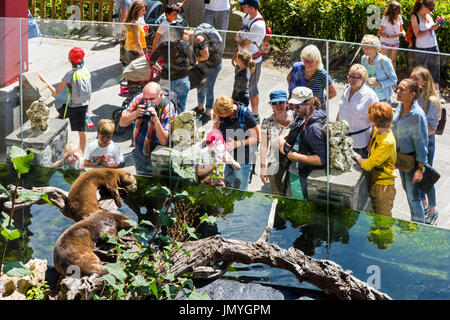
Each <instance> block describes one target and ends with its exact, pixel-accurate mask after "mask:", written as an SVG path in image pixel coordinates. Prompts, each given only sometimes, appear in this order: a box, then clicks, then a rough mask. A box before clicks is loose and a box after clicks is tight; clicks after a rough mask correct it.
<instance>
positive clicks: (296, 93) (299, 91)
mask: <svg viewBox="0 0 450 320" xmlns="http://www.w3.org/2000/svg"><path fill="white" fill-rule="evenodd" d="M313 97H314V94H313V92H312V90H311V89H310V88H307V87H297V88H295V89H294V90H292V93H291V98H290V99H289V101H288V102H289V103H290V104H302V103H303V102H305V101H308V100H311V99H312V98H313Z"/></svg>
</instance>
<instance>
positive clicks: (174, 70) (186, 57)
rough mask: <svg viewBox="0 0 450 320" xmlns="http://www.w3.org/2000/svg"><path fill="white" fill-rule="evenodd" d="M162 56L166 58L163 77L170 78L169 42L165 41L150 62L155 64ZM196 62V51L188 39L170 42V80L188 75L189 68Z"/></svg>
mask: <svg viewBox="0 0 450 320" xmlns="http://www.w3.org/2000/svg"><path fill="white" fill-rule="evenodd" d="M161 57H163V58H164V66H163V70H162V75H161V77H162V78H163V79H165V80H167V79H168V71H169V64H168V63H167V61H168V60H169V58H168V57H169V42H168V41H163V42H161V43H160V44H159V45H158V47H157V48H156V50H155V52H153V54H152V56H151V57H150V61H149V62H150V64H155V63H156V62H157V61H158V60H159V59H160V58H161ZM194 64H195V58H194V51H193V49H192V46H191V45H190V44H189V43H187V42H186V41H183V40H179V41H173V42H172V41H171V42H170V80H177V79H181V78H184V77H186V76H187V75H188V70H189V69H190V68H191V67H192V66H193V65H194Z"/></svg>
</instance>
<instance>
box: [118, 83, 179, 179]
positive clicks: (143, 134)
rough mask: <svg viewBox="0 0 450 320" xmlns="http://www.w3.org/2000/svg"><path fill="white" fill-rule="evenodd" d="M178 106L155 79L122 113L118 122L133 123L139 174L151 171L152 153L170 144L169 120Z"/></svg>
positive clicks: (134, 154)
mask: <svg viewBox="0 0 450 320" xmlns="http://www.w3.org/2000/svg"><path fill="white" fill-rule="evenodd" d="M174 117H175V107H174V105H173V103H171V102H170V100H169V98H168V97H167V96H166V95H165V94H164V93H163V92H162V90H161V86H160V85H159V84H158V83H156V82H150V83H148V84H147V85H145V87H144V89H143V91H142V93H141V94H139V95H137V96H136V97H134V99H133V100H132V101H131V102H130V104H129V105H128V107H127V108H126V109H125V110H124V111H123V112H122V116H121V117H120V121H119V125H120V126H121V127H126V126H128V125H130V124H131V123H132V122H133V125H134V128H133V146H134V150H133V159H134V163H135V165H136V172H137V173H138V174H151V172H152V166H151V153H152V151H153V150H154V149H155V148H156V146H158V145H161V146H165V145H167V144H169V130H170V121H171V120H172V119H173V118H174Z"/></svg>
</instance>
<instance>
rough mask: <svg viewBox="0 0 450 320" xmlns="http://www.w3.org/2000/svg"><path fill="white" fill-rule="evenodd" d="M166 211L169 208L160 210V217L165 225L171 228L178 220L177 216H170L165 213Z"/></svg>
mask: <svg viewBox="0 0 450 320" xmlns="http://www.w3.org/2000/svg"><path fill="white" fill-rule="evenodd" d="M165 211H167V210H161V211H160V212H159V218H160V219H161V222H162V224H163V225H165V226H166V227H169V228H170V227H172V226H173V225H174V223H175V221H177V218H175V217H172V216H169V215H168V214H166V213H165Z"/></svg>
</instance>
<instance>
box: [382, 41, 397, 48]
mask: <svg viewBox="0 0 450 320" xmlns="http://www.w3.org/2000/svg"><path fill="white" fill-rule="evenodd" d="M381 45H382V46H383V47H389V48H399V47H400V41H399V42H396V43H386V42H383V41H381Z"/></svg>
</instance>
